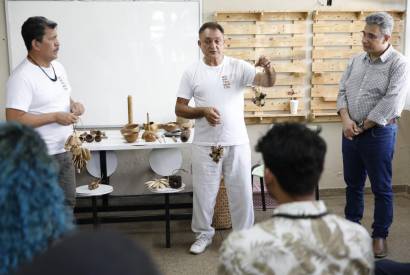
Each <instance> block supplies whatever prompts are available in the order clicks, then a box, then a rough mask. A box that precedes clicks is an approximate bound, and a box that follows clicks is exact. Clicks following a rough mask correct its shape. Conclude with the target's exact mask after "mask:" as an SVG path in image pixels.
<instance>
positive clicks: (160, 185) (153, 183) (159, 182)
mask: <svg viewBox="0 0 410 275" xmlns="http://www.w3.org/2000/svg"><path fill="white" fill-rule="evenodd" d="M145 186H147V187H148V188H149V189H153V190H158V189H164V188H169V183H168V180H167V179H165V178H160V179H155V180H150V181H147V182H146V183H145Z"/></svg>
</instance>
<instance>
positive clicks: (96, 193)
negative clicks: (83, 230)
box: [75, 184, 114, 229]
mask: <svg viewBox="0 0 410 275" xmlns="http://www.w3.org/2000/svg"><path fill="white" fill-rule="evenodd" d="M113 190H114V188H113V187H112V186H111V185H107V184H100V185H99V186H98V188H96V189H93V190H90V189H88V185H81V186H78V187H77V188H76V189H75V191H76V195H77V197H91V202H92V209H93V224H94V229H96V228H97V227H98V208H97V197H100V196H102V195H106V194H109V193H111V192H112V191H113Z"/></svg>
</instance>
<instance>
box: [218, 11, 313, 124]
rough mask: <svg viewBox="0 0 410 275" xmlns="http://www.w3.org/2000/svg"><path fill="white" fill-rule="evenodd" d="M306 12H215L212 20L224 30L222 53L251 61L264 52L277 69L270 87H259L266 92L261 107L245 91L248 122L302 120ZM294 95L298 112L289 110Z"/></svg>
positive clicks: (306, 66)
mask: <svg viewBox="0 0 410 275" xmlns="http://www.w3.org/2000/svg"><path fill="white" fill-rule="evenodd" d="M307 16H308V12H262V11H256V12H217V13H216V14H215V20H216V21H217V22H218V23H219V24H221V25H222V26H223V28H224V30H225V53H226V55H229V56H232V57H236V58H240V59H244V60H247V61H249V62H251V63H253V64H254V63H255V62H256V61H257V59H258V58H259V56H261V55H265V56H266V57H267V58H269V59H270V60H271V62H272V65H273V66H274V68H275V71H276V73H277V75H276V84H275V87H274V88H261V91H262V92H264V93H266V94H267V96H266V103H265V105H264V106H263V107H258V106H256V105H255V104H254V103H253V101H252V99H253V97H254V94H255V92H254V91H253V90H252V89H251V88H249V89H247V91H246V92H245V119H246V121H247V122H248V123H272V122H273V121H280V120H289V119H290V120H292V119H293V120H295V119H296V120H303V119H305V117H306V114H305V100H304V99H305V93H306V88H305V87H304V86H305V84H306V83H307V81H308V80H307V77H306V76H307V72H308V65H307V62H306V45H307V39H306V37H307V35H306V34H307V31H308V26H307V22H306V18H307ZM292 97H294V98H298V99H300V101H299V107H298V114H296V115H293V114H290V104H289V101H290V99H291V98H292Z"/></svg>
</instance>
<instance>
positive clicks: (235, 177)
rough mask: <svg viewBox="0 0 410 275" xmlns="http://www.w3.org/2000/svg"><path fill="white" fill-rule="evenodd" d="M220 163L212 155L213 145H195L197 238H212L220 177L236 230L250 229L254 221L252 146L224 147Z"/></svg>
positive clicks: (193, 149)
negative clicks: (222, 178)
mask: <svg viewBox="0 0 410 275" xmlns="http://www.w3.org/2000/svg"><path fill="white" fill-rule="evenodd" d="M223 148H224V153H223V156H222V158H221V159H220V160H219V163H215V162H214V161H213V160H212V158H211V157H210V156H209V154H210V153H211V147H210V146H198V145H193V146H192V174H193V176H192V180H193V182H192V183H193V193H194V196H193V213H192V231H193V232H194V233H195V234H196V238H197V239H198V238H200V237H206V238H212V237H213V236H214V234H215V229H214V228H213V227H212V226H211V223H212V217H213V214H214V207H215V202H216V196H217V194H218V190H219V184H220V181H221V176H222V175H223V177H224V182H225V187H226V191H227V195H228V201H229V211H230V213H231V221H232V228H233V230H241V229H247V228H250V227H251V226H252V225H253V222H254V212H253V200H252V185H251V151H250V146H249V144H243V145H235V146H224V147H223Z"/></svg>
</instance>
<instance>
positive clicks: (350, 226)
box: [218, 123, 374, 274]
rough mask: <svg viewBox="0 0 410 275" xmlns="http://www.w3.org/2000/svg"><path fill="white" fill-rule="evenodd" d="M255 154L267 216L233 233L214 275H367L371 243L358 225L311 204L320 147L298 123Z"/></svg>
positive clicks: (281, 127) (272, 134) (274, 134)
mask: <svg viewBox="0 0 410 275" xmlns="http://www.w3.org/2000/svg"><path fill="white" fill-rule="evenodd" d="M256 150H257V151H259V152H261V153H262V156H263V160H264V163H265V182H266V186H267V189H268V191H269V194H270V195H271V196H272V197H273V198H274V199H275V200H276V201H277V202H278V203H279V206H278V207H277V208H276V209H275V210H274V211H273V216H272V218H270V219H269V220H267V221H264V222H261V223H258V224H256V225H254V226H253V227H252V228H251V229H247V230H242V231H237V232H233V233H231V234H230V235H229V237H228V238H227V239H226V240H225V241H224V242H223V244H222V247H221V250H220V259H219V260H220V263H219V268H218V273H219V274H372V273H373V271H374V259H373V250H372V239H371V238H370V236H369V234H368V233H367V231H366V230H365V229H364V228H363V227H362V226H360V225H359V224H356V223H353V222H350V221H347V220H346V219H344V218H342V217H339V216H337V215H334V214H331V213H329V212H328V210H327V208H326V206H325V203H324V202H323V201H315V187H316V186H317V185H318V183H319V179H320V176H321V174H322V171H323V165H324V159H325V154H326V143H325V141H324V140H323V139H322V138H321V137H320V136H319V131H312V130H310V129H309V128H307V127H306V126H304V125H302V124H295V123H283V124H276V125H274V126H273V127H272V129H270V130H269V131H268V133H267V134H266V135H265V136H263V137H262V138H261V139H260V140H259V142H258V144H257V146H256Z"/></svg>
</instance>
